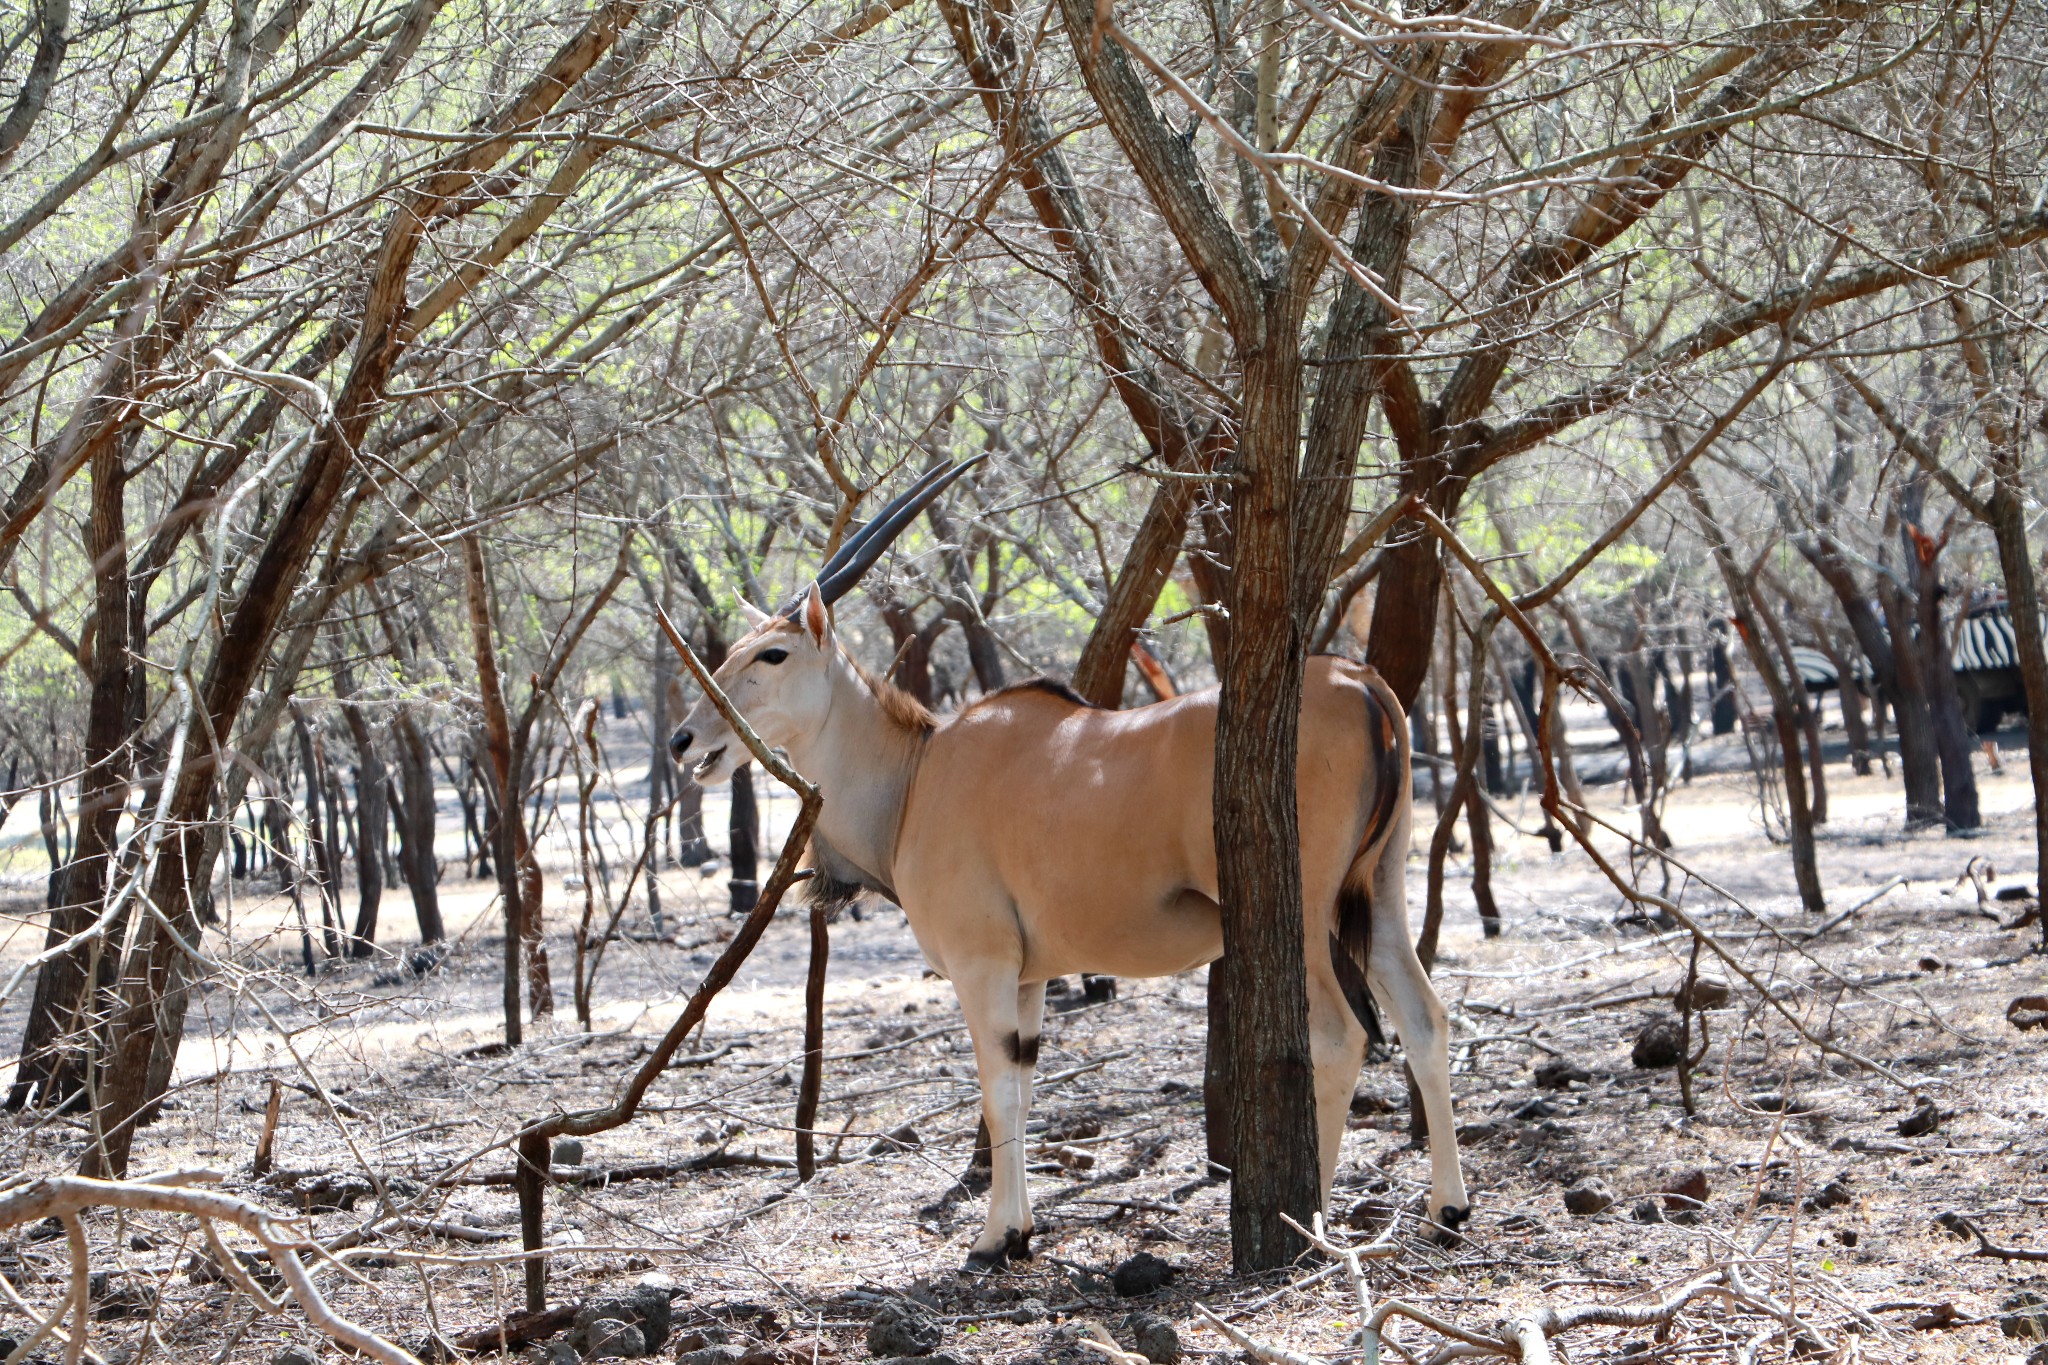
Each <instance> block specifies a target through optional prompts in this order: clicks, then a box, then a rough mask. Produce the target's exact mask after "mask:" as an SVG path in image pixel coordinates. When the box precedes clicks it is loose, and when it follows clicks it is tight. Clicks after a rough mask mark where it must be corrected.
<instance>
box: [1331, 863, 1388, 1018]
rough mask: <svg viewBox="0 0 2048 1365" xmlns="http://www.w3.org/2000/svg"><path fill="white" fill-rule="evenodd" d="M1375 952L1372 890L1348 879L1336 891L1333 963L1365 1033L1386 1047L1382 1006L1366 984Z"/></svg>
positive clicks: (1346, 998) (1347, 998) (1339, 981)
mask: <svg viewBox="0 0 2048 1365" xmlns="http://www.w3.org/2000/svg"><path fill="white" fill-rule="evenodd" d="M1371 956H1372V890H1371V889H1370V888H1369V887H1365V886H1353V885H1350V884H1349V883H1347V884H1346V885H1345V887H1344V889H1343V890H1341V891H1339V892H1338V893H1337V932H1336V933H1334V934H1331V935H1330V965H1331V966H1332V967H1333V968H1334V969H1335V970H1336V973H1337V984H1338V986H1340V987H1342V988H1343V991H1344V1000H1345V1003H1347V1004H1349V1005H1350V1006H1351V1013H1352V1014H1353V1015H1355V1016H1357V1019H1358V1022H1359V1023H1360V1024H1362V1025H1364V1026H1365V1036H1366V1037H1367V1038H1369V1039H1371V1040H1372V1045H1373V1046H1374V1047H1385V1046H1386V1044H1387V1038H1386V1035H1385V1034H1384V1033H1382V1032H1381V1031H1380V1012H1379V1007H1378V1006H1376V1005H1374V1004H1373V1002H1372V992H1371V990H1369V989H1368V988H1367V987H1366V984H1365V964H1366V962H1367V961H1368V960H1369V959H1370V958H1371Z"/></svg>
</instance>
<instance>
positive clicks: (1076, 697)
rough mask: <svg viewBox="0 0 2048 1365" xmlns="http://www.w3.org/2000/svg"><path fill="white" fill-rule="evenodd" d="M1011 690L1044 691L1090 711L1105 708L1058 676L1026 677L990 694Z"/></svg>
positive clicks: (994, 694) (1000, 693)
mask: <svg viewBox="0 0 2048 1365" xmlns="http://www.w3.org/2000/svg"><path fill="white" fill-rule="evenodd" d="M1011 692H1043V693H1045V694H1046V695H1047V696H1049V697H1058V698H1059V699H1060V700H1061V701H1063V702H1069V703H1071V704H1072V705H1075V706H1085V707H1087V708H1088V709H1089V710H1090V711H1100V710H1102V709H1103V708H1102V707H1100V706H1097V705H1096V704H1095V703H1094V702H1092V701H1090V700H1088V699H1087V698H1086V697H1084V696H1082V695H1081V694H1080V693H1079V692H1076V691H1075V690H1074V689H1073V687H1072V686H1071V685H1070V684H1067V683H1064V682H1061V681H1060V680H1059V679H1058V678H1026V679H1025V680H1024V681H1023V682H1019V683H1011V684H1010V685H1009V686H1008V687H1004V688H999V689H998V690H996V691H994V692H991V693H990V694H989V695H990V696H991V697H1000V696H1003V695H1005V694H1007V693H1011Z"/></svg>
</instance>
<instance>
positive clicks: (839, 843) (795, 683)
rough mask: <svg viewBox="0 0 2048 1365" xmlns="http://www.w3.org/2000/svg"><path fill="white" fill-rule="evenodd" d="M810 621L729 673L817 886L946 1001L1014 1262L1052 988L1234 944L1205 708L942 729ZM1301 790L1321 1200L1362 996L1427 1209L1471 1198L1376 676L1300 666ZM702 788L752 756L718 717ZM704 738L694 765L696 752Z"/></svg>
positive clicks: (1176, 703) (1053, 693) (701, 765)
mask: <svg viewBox="0 0 2048 1365" xmlns="http://www.w3.org/2000/svg"><path fill="white" fill-rule="evenodd" d="M799 616H800V618H801V620H802V622H803V623H802V624H798V623H796V622H793V621H791V620H789V619H786V618H783V617H773V618H769V617H759V618H758V624H757V627H756V629H755V630H754V631H753V633H752V634H750V635H749V636H748V637H747V638H746V639H745V640H743V641H741V642H740V644H739V645H737V646H735V647H734V649H733V651H732V653H731V654H730V656H729V657H728V658H727V660H726V662H725V664H724V666H723V667H721V668H720V670H719V672H718V681H719V684H720V686H721V687H723V688H724V689H725V690H726V691H727V693H728V694H729V695H730V696H731V697H732V700H733V702H734V703H735V705H736V706H737V708H738V709H739V711H740V713H741V714H742V715H744V716H746V717H747V720H748V723H749V724H751V725H752V726H754V728H755V729H756V730H757V731H758V732H759V733H760V735H761V737H762V738H763V739H765V740H766V741H767V742H768V743H769V744H770V745H773V746H776V747H779V748H782V749H785V750H786V751H787V752H788V754H789V757H790V761H791V763H792V764H794V766H795V767H796V768H797V770H798V771H799V772H801V773H803V774H804V775H805V776H806V777H807V778H809V779H810V780H811V781H813V782H815V783H817V784H818V787H819V789H820V791H821V792H822V794H823V796H824V808H823V811H822V813H821V815H820V818H819V823H818V839H817V844H818V848H817V850H816V851H817V853H818V855H819V861H820V863H821V865H822V867H823V870H824V871H825V872H826V873H827V874H828V875H832V876H837V877H840V878H842V879H846V880H857V881H859V882H861V883H863V884H865V885H868V886H871V887H874V888H877V889H881V890H884V891H886V892H887V893H888V894H890V895H891V896H892V898H893V899H895V900H896V901H897V903H898V904H900V905H901V906H902V907H903V909H904V912H905V913H906V914H907V915H908V916H909V919H910V925H911V929H912V931H913V932H914V933H915V934H916V935H917V940H918V944H919V946H920V947H921V948H922V949H923V950H924V953H925V956H926V957H927V958H928V959H929V960H930V961H931V963H932V966H933V967H934V968H935V969H937V970H938V971H939V972H941V973H942V974H943V975H945V976H946V977H947V978H948V979H949V980H950V981H951V982H952V983H953V987H954V990H955V992H956V993H957V994H958V996H959V999H960V1004H961V1008H962V1010H963V1012H964V1013H965V1015H966V1019H967V1024H968V1029H969V1032H970V1033H971V1034H972V1036H973V1040H974V1050H975V1059H976V1064H977V1068H978V1070H979V1072H980V1077H981V1084H982V1103H983V1113H984V1116H985V1117H986V1119H987V1120H988V1126H989V1132H990V1137H991V1142H992V1155H993V1162H994V1172H993V1175H994V1180H993V1185H992V1188H991V1191H990V1198H989V1218H988V1222H987V1224H986V1226H985V1227H984V1229H983V1231H982V1234H981V1236H980V1237H978V1238H977V1239H976V1241H975V1243H974V1246H973V1249H972V1252H971V1254H970V1260H971V1262H973V1263H976V1264H980V1265H990V1264H996V1263H1000V1262H1001V1261H1002V1260H1003V1259H1004V1258H1005V1257H1006V1256H1010V1255H1020V1254H1024V1253H1025V1252H1026V1251H1027V1249H1028V1244H1029V1237H1030V1232H1031V1211H1030V1204H1029V1200H1028V1197H1027V1195H1026V1191H1025V1177H1024V1131H1025V1120H1026V1115H1027V1113H1028V1110H1029V1107H1030V1100H1031V1075H1032V1066H1033V1063H1034V1062H1035V1061H1036V1058H1037V1052H1038V1033H1039V1027H1040V1022H1041V1019H1042V1015H1043V1010H1044V1000H1045V983H1046V982H1047V981H1048V980H1050V979H1051V978H1053V977H1056V976H1065V975H1067V974H1069V973H1073V972H1101V973H1107V974H1113V975H1117V976H1127V977H1144V976H1166V975H1171V974H1173V973H1176V972H1182V971H1186V970H1188V969H1190V968H1192V967H1197V966H1200V965H1201V964H1202V963H1205V962H1209V961H1211V960H1213V959H1214V958H1216V957H1217V956H1218V955H1219V954H1220V953H1221V952H1222V949H1223V939H1222V927H1221V919H1220V914H1219V911H1218V909H1217V905H1216V894H1217V885H1216V848H1215V837H1214V823H1213V819H1212V816H1211V810H1212V796H1213V787H1212V784H1213V776H1212V774H1213V770H1214V763H1215V742H1216V706H1217V698H1216V694H1215V693H1214V692H1213V691H1211V692H1203V693H1195V694H1191V695H1187V696H1182V697H1177V698H1175V699H1173V700H1171V701H1165V702H1160V703H1157V704H1155V705H1152V706H1145V707H1139V708H1136V709H1134V710H1128V711H1107V710H1100V709H1096V708H1093V707H1090V706H1087V705H1086V704H1084V703H1081V702H1080V701H1078V699H1074V698H1072V697H1070V696H1068V695H1065V694H1064V691H1063V689H1060V688H1057V687H1055V686H1051V685H1046V684H1025V685H1023V686H1021V687H1016V688H1011V689H1009V690H1006V691H1003V692H999V693H996V694H995V695H993V696H990V697H988V698H985V699H984V700H982V701H980V702H977V703H975V704H974V705H972V706H969V707H967V708H966V709H965V710H964V711H962V712H961V713H960V714H959V715H957V716H955V717H953V718H952V719H950V720H949V721H947V722H945V723H943V724H940V723H937V722H935V721H933V720H932V718H931V717H930V716H929V715H928V714H926V713H925V712H924V711H923V710H922V708H919V707H917V706H916V705H915V703H913V702H910V701H909V700H908V698H906V697H904V696H903V695H902V694H901V693H899V692H896V691H895V690H894V689H892V688H890V687H888V685H887V684H885V683H878V682H876V681H874V680H873V679H870V678H869V677H867V675H865V674H864V673H863V672H862V671H861V670H860V669H859V668H858V667H857V666H856V665H855V664H854V663H853V661H852V660H851V659H850V658H849V657H848V656H847V655H846V654H845V653H844V652H843V651H842V650H841V649H840V648H839V646H838V643H837V641H836V640H835V639H834V638H833V636H832V633H831V628H830V625H829V624H828V622H827V621H826V618H825V613H824V609H823V605H822V603H820V602H819V601H818V599H817V598H816V596H815V594H814V595H813V596H812V597H811V599H810V600H809V602H808V604H807V605H806V606H805V608H804V609H803V610H802V611H801V612H800V613H799ZM1300 740H1301V746H1300V762H1299V766H1298V769H1297V796H1298V808H1299V822H1300V829H1301V866H1302V895H1303V899H1302V904H1303V921H1304V923H1303V926H1302V927H1303V931H1304V939H1305V949H1306V951H1305V954H1304V956H1305V959H1306V964H1307V976H1308V980H1307V987H1308V1000H1309V1029H1310V1046H1311V1050H1312V1053H1313V1058H1312V1060H1313V1062H1314V1067H1315V1073H1316V1104H1317V1120H1318V1122H1317V1127H1318V1147H1319V1153H1318V1154H1319V1157H1320V1159H1321V1163H1322V1173H1323V1183H1324V1190H1325V1193H1326V1196H1327V1191H1328V1188H1329V1185H1330V1181H1331V1179H1332V1178H1333V1177H1334V1175H1335V1173H1336V1165H1337V1155H1338V1147H1339V1144H1340V1142H1341V1139H1342V1137H1343V1131H1344V1116H1345V1114H1346V1113H1347V1112H1348V1109H1349V1102H1350V1098H1351V1094H1352V1089H1353V1087H1354V1086H1355V1084H1356V1083H1357V1077H1358V1070H1359V1067H1360V1065H1361V1064H1362V1062H1363V1060H1364V1053H1365V1047H1366V1042H1367V1033H1366V1028H1365V1025H1364V1023H1363V1022H1362V1015H1363V1014H1364V1013H1365V1011H1366V1010H1368V1009H1369V1006H1366V1005H1365V1004H1364V998H1363V997H1364V994H1365V988H1366V987H1367V986H1368V985H1369V987H1370V989H1371V993H1372V996H1373V998H1375V999H1376V1000H1378V1001H1379V1002H1380V1003H1381V1004H1383V1005H1385V1006H1386V1008H1387V1010H1388V1012H1389V1013H1390V1014H1391V1015H1392V1018H1393V1023H1394V1026H1395V1027H1396V1029H1398V1030H1399V1032H1400V1035H1401V1038H1402V1041H1403V1043H1404V1045H1405V1046H1406V1048H1407V1051H1408V1054H1409V1058H1410V1063H1411V1066H1412V1067H1413V1069H1414V1071H1415V1074H1416V1079H1417V1083H1418V1088H1419V1089H1420V1090H1421V1092H1422V1096H1423V1101H1424V1105H1425V1111H1426V1114H1427V1117H1428V1120H1429V1129H1430V1136H1431V1142H1430V1155H1431V1186H1432V1198H1431V1205H1430V1211H1431V1213H1432V1215H1433V1216H1435V1217H1437V1218H1438V1219H1439V1220H1440V1221H1442V1222H1443V1223H1445V1224H1446V1225H1447V1226H1455V1224H1456V1223H1457V1222H1458V1221H1459V1220H1461V1219H1462V1217H1463V1216H1464V1212H1465V1208H1466V1199H1465V1191H1464V1185H1463V1181H1462V1178H1461V1175H1460V1173H1459V1169H1458V1155H1457V1146H1456V1142H1455V1139H1454V1137H1453V1134H1454V1131H1455V1130H1454V1126H1453V1122H1452V1117H1451V1104H1450V1075H1449V1057H1448V1047H1447V1032H1446V1028H1445V1022H1444V1015H1443V1007H1442V1005H1441V1003H1440V1002H1439V1001H1438V999H1437V997H1436V993H1435V992H1434V990H1433V989H1432V988H1431V987H1430V984H1429V980H1428V978H1427V976H1426V975H1425V974H1424V973H1423V971H1422V968H1421V966H1420V964H1419V963H1418V962H1417V961H1416V959H1415V952H1414V948H1413V945H1412V943H1411V941H1410V938H1409V930H1408V915H1407V899H1406V891H1405V884H1404V877H1403V871H1402V861H1403V858H1404V857H1405V854H1406V850H1407V844H1408V832H1409V821H1410V814H1409V812H1410V805H1409V790H1408V748H1407V737H1406V728H1405V725H1404V724H1403V717H1402V714H1401V710H1400V707H1399V705H1398V704H1397V703H1396V701H1395V699H1394V697H1393V696H1392V694H1391V693H1390V692H1388V690H1387V689H1386V686H1385V684H1383V683H1381V682H1380V681H1379V679H1378V677H1377V675H1375V674H1373V673H1372V672H1371V671H1370V670H1369V669H1365V668H1363V667H1360V666H1358V665H1355V664H1351V663H1347V662H1344V661H1342V660H1336V659H1315V660H1312V661H1310V663H1309V666H1308V671H1307V677H1306V680H1305V686H1304V692H1303V699H1302V714H1301V730H1300ZM673 745H674V748H675V751H676V753H677V755H678V757H682V756H683V755H684V754H685V753H687V752H689V751H691V750H693V749H696V751H697V752H699V753H702V754H703V757H702V758H701V759H700V760H699V761H698V763H697V767H696V769H695V772H696V775H697V777H698V779H699V780H700V781H705V782H711V781H717V780H719V779H720V778H722V777H724V776H726V775H728V774H729V773H730V772H731V770H732V768H733V767H734V766H736V763H735V760H736V759H737V758H739V757H741V756H743V755H744V750H743V749H742V748H741V746H740V745H739V744H738V742H737V740H736V739H735V738H734V737H733V736H732V735H731V734H730V733H729V732H728V731H727V730H726V729H725V727H724V725H723V723H722V722H721V721H719V720H718V718H717V712H716V711H715V710H714V709H713V708H712V707H711V706H710V705H709V704H708V703H707V704H700V705H699V706H697V707H696V708H695V709H694V710H693V711H692V712H691V714H690V715H689V716H688V717H687V718H686V719H685V720H684V722H683V724H682V726H681V727H679V728H678V730H677V732H676V736H675V738H674V741H673ZM699 745H701V746H702V748H701V749H699V748H697V746H699Z"/></svg>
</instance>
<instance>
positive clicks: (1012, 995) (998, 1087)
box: [953, 969, 1045, 1271]
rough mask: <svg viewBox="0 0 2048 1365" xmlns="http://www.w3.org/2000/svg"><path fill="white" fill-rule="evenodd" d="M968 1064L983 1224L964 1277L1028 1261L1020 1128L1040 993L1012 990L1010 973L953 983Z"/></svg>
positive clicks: (1027, 1102) (1034, 1057)
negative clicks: (983, 1133)
mask: <svg viewBox="0 0 2048 1365" xmlns="http://www.w3.org/2000/svg"><path fill="white" fill-rule="evenodd" d="M953 986H954V990H955V991H956V992H957V993H958V994H959V996H960V1009H961V1012H962V1013H964V1014H965V1015H966V1016H967V1031H968V1033H969V1035H971V1036H972V1038H973V1039H974V1064H975V1069H976V1070H977V1071H978V1072H979V1073H980V1076H981V1112H982V1117H983V1118H984V1119H986V1120H987V1121H988V1138H989V1165H990V1177H991V1178H990V1183H989V1192H988V1222H987V1223H986V1224H985V1225H984V1226H983V1228H982V1231H981V1236H979V1237H977V1238H975V1240H974V1246H973V1248H972V1249H971V1250H970V1251H969V1252H968V1254H967V1266H966V1268H967V1269H968V1270H970V1271H989V1270H996V1269H999V1268H1000V1267H1001V1266H1002V1264H1003V1263H1004V1262H1005V1261H1008V1260H1010V1259H1012V1258H1014V1259H1017V1260H1028V1259H1030V1256H1031V1200H1030V1195H1029V1192H1028V1191H1027V1190H1026V1189H1025V1185H1024V1125H1025V1121H1026V1119H1027V1117H1028V1116H1029V1113H1030V1109H1031V1072H1032V1068H1033V1066H1034V1065H1036V1063H1037V1061H1038V1034H1039V1026H1040V1024H1041V1022H1042V1019H1043V1013H1044V1008H1045V986H1044V984H1043V983H1040V984H1037V985H1033V986H1023V985H1019V984H1018V981H1017V974H1016V971H1015V970H1014V969H1010V970H991V971H986V972H982V973H977V974H974V975H963V976H960V977H956V978H955V979H954V983H953Z"/></svg>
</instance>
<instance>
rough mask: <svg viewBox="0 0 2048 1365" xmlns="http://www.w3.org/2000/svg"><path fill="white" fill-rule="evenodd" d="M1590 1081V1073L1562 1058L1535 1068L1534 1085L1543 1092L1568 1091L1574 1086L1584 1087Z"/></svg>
mask: <svg viewBox="0 0 2048 1365" xmlns="http://www.w3.org/2000/svg"><path fill="white" fill-rule="evenodd" d="M1592 1079H1593V1073H1592V1072H1590V1071H1588V1070H1586V1068H1584V1067H1582V1066H1580V1065H1579V1064H1578V1063H1577V1062H1573V1061H1567V1060H1566V1059H1565V1058H1563V1057H1553V1058H1551V1059H1550V1060H1549V1061H1547V1062H1545V1063H1543V1064H1542V1065H1541V1066H1539V1067H1537V1068H1536V1084H1538V1085H1540V1086H1542V1087H1543V1088H1544V1089H1545V1090H1569V1089H1571V1088H1572V1086H1573V1085H1574V1084H1577V1085H1585V1084H1586V1083H1588V1082H1589V1081H1591V1080H1592Z"/></svg>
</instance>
